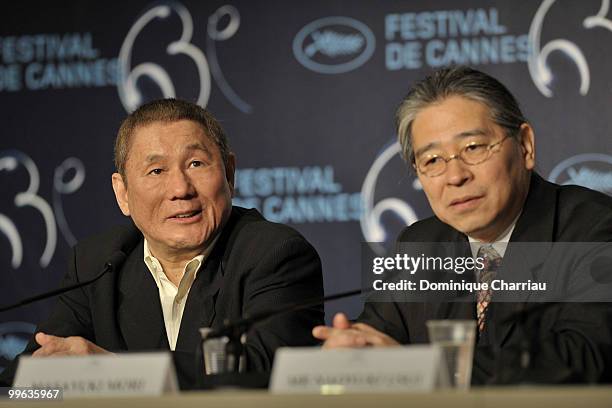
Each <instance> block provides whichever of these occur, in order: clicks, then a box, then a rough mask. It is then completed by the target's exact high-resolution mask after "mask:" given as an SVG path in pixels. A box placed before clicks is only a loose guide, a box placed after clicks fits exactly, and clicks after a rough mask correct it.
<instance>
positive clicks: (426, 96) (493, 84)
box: [395, 66, 527, 163]
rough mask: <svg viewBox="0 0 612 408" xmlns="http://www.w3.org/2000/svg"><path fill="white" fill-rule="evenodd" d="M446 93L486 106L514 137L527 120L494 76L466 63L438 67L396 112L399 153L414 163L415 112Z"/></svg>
mask: <svg viewBox="0 0 612 408" xmlns="http://www.w3.org/2000/svg"><path fill="white" fill-rule="evenodd" d="M449 96H462V97H464V98H467V99H471V100H473V101H476V102H481V103H482V104H484V105H485V106H487V107H488V108H489V113H490V115H491V120H493V122H495V123H496V124H497V125H499V126H500V127H502V128H503V129H504V130H505V131H506V134H507V135H508V136H510V137H514V136H515V135H516V134H517V132H518V130H519V129H520V127H521V125H522V124H523V123H525V122H527V120H526V119H525V117H524V116H523V113H522V112H521V109H520V108H519V105H518V102H517V101H516V99H515V98H514V96H513V95H512V94H511V93H510V91H509V90H508V89H507V88H506V87H505V86H504V85H503V84H502V83H501V82H499V81H498V80H497V79H495V78H493V77H492V76H490V75H487V74H485V73H484V72H480V71H477V70H475V69H473V68H470V67H466V66H454V67H448V68H443V69H440V70H438V71H436V72H434V73H433V74H432V75H430V76H428V77H426V78H425V79H423V80H421V81H419V82H417V83H416V84H415V85H414V86H413V87H412V89H411V90H410V92H408V95H406V97H405V98H404V99H403V100H402V102H401V104H400V105H399V107H398V108H397V112H396V114H395V122H396V125H397V137H398V141H399V143H400V145H401V147H402V156H403V157H404V160H406V161H407V162H408V163H414V160H415V158H414V151H413V148H412V123H413V122H414V119H415V117H416V115H417V114H418V113H419V112H420V111H421V110H422V109H424V108H426V107H428V106H429V105H431V104H434V103H438V102H442V101H443V100H444V99H445V98H447V97H449Z"/></svg>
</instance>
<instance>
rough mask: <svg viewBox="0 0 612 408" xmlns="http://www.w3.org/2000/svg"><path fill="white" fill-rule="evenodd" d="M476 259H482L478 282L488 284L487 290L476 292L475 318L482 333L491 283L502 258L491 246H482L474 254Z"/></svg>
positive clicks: (489, 299) (489, 300) (489, 298)
mask: <svg viewBox="0 0 612 408" xmlns="http://www.w3.org/2000/svg"><path fill="white" fill-rule="evenodd" d="M476 256H477V257H478V258H482V259H483V264H484V266H483V268H482V269H480V270H479V271H478V282H481V283H485V282H486V283H488V286H489V287H488V289H487V290H481V291H478V298H477V301H476V316H477V317H478V330H479V331H480V332H482V331H483V330H484V327H485V321H486V317H487V307H488V306H489V302H491V282H492V281H493V279H495V275H497V271H498V270H499V266H500V265H501V260H502V257H501V256H500V255H499V253H498V252H497V251H496V250H495V249H494V248H493V246H491V245H483V246H481V247H480V249H479V250H478V253H477V254H476Z"/></svg>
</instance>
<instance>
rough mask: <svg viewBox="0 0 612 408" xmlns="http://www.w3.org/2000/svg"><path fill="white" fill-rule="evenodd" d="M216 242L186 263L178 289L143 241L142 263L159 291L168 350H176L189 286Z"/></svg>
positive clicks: (147, 244)
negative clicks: (168, 345)
mask: <svg viewBox="0 0 612 408" xmlns="http://www.w3.org/2000/svg"><path fill="white" fill-rule="evenodd" d="M216 241H217V238H215V240H214V241H213V242H212V244H211V245H209V246H208V247H207V248H206V249H205V250H204V253H202V254H200V255H198V256H196V257H194V258H193V259H192V260H190V261H189V262H187V264H186V265H185V269H184V270H183V277H182V278H181V281H180V282H179V285H178V287H177V286H176V285H175V284H174V283H172V282H171V281H170V279H168V277H167V276H166V274H165V272H164V270H163V268H162V266H161V263H160V262H159V260H158V259H157V258H155V257H154V256H153V255H152V254H151V251H150V250H149V243H148V242H147V240H146V239H145V241H144V262H145V264H146V265H147V267H148V268H149V271H150V272H151V274H152V275H153V279H155V283H156V284H157V288H158V289H159V300H160V302H161V306H162V312H163V315H164V324H165V326H166V335H167V336H168V344H170V350H174V349H175V348H176V341H177V339H178V335H179V330H180V328H181V320H182V319H183V311H184V310H185V303H186V302H187V295H188V294H189V290H190V289H191V285H192V284H193V281H195V278H196V276H197V274H198V271H199V270H200V267H201V266H202V264H203V263H204V260H205V259H206V257H207V256H208V255H209V254H210V252H211V251H212V248H213V247H214V245H215V243H216Z"/></svg>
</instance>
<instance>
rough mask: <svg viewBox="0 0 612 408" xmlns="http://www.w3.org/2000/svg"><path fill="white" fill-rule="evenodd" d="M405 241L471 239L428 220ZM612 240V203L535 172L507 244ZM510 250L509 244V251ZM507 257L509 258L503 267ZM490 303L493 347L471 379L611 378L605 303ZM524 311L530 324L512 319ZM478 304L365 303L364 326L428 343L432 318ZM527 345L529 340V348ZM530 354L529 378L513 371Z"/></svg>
mask: <svg viewBox="0 0 612 408" xmlns="http://www.w3.org/2000/svg"><path fill="white" fill-rule="evenodd" d="M398 241H400V242H465V243H466V245H467V237H466V236H465V235H464V234H462V233H460V232H459V231H457V230H455V229H454V228H452V227H450V226H449V225H447V224H444V223H443V222H441V221H440V220H439V219H437V218H436V217H431V218H428V219H425V220H422V221H419V222H416V223H415V224H413V225H411V226H410V227H407V228H405V229H404V230H403V231H402V233H401V234H400V236H399V238H398ZM609 241H612V198H610V197H608V196H606V195H604V194H601V193H598V192H595V191H592V190H589V189H586V188H582V187H577V186H558V185H556V184H552V183H549V182H547V181H545V180H543V179H542V178H541V177H540V176H538V175H537V174H535V173H534V174H533V175H532V177H531V183H530V189H529V193H528V196H527V199H526V202H525V204H524V207H523V211H522V213H521V215H520V217H519V219H518V220H517V223H516V226H515V229H514V231H513V233H512V236H511V239H510V242H609ZM509 249H511V247H510V248H509ZM507 257H508V252H507V253H506V256H505V257H504V263H506V260H507ZM533 306H534V305H533V304H525V303H495V302H493V303H491V304H490V305H489V307H490V309H489V310H488V312H487V325H486V327H487V330H488V334H489V335H488V336H487V337H488V338H489V340H490V344H479V345H478V346H477V347H476V350H475V356H474V370H473V377H472V381H473V383H475V384H483V383H491V382H518V381H523V380H525V379H526V378H531V380H533V381H539V382H602V381H612V308H611V307H610V305H609V304H607V303H598V304H585V303H566V304H550V306H546V307H543V308H540V309H539V310H536V311H534V312H530V311H529V310H530V308H533ZM521 310H525V313H526V314H527V316H528V318H529V324H528V325H524V324H521V323H520V319H518V318H517V319H513V318H512V316H514V315H516V314H517V312H518V313H519V314H520V311H521ZM475 312H476V307H475V304H474V303H471V302H468V303H465V302H464V303H390V302H389V303H373V302H372V303H366V305H365V307H364V311H363V313H362V314H361V316H360V317H359V319H358V320H359V321H362V322H364V323H367V324H370V325H372V326H374V327H375V328H377V329H378V330H381V331H383V332H385V333H387V334H389V335H390V336H391V337H393V338H394V339H396V340H397V341H399V342H400V343H404V344H408V343H427V342H428V335H427V328H426V326H425V322H426V321H427V320H430V319H475V318H476V316H475ZM525 342H527V343H525ZM525 344H527V347H529V348H531V349H532V350H537V352H534V353H532V356H531V358H532V368H531V369H530V372H529V373H524V372H520V370H514V369H512V367H517V366H518V358H519V356H518V353H519V350H520V349H521V348H522V347H525Z"/></svg>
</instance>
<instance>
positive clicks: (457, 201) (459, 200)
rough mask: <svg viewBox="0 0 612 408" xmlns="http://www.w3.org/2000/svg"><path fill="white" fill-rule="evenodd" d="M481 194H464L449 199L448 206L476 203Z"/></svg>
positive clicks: (456, 206)
mask: <svg viewBox="0 0 612 408" xmlns="http://www.w3.org/2000/svg"><path fill="white" fill-rule="evenodd" d="M482 197H483V196H465V197H461V198H457V199H454V200H453V201H451V203H450V206H451V207H453V208H463V207H469V206H471V205H474V204H476V203H477V202H478V201H479V200H480V199H481V198H482Z"/></svg>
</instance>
